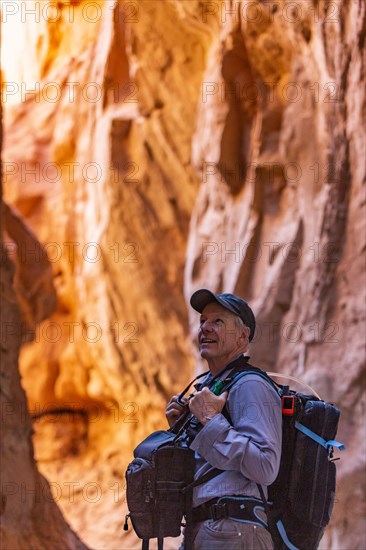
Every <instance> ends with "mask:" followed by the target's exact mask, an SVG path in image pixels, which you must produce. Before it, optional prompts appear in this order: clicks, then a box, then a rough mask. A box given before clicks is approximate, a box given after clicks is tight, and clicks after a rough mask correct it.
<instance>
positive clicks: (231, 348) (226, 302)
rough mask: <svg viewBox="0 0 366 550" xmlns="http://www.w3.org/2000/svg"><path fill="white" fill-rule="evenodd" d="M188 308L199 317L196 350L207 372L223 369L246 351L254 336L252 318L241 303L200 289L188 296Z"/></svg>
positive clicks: (227, 295) (225, 295) (232, 295)
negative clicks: (207, 369) (206, 363)
mask: <svg viewBox="0 0 366 550" xmlns="http://www.w3.org/2000/svg"><path fill="white" fill-rule="evenodd" d="M191 305H192V307H193V308H194V309H195V310H196V311H198V312H199V313H201V317H200V328H199V334H198V340H199V349H200V353H201V356H202V357H203V358H204V359H207V361H208V363H209V365H210V368H211V367H213V368H214V369H215V370H218V369H220V368H223V367H224V366H225V364H227V363H228V362H229V361H231V360H232V359H233V358H234V357H236V356H237V355H239V354H241V353H243V352H245V351H246V349H247V347H248V343H249V341H251V340H252V338H253V336H254V331H255V317H254V314H253V312H252V310H251V309H250V307H249V306H248V304H247V303H246V302H245V301H244V300H242V299H241V298H238V296H235V295H234V294H214V293H213V292H210V291H209V290H206V289H202V290H198V291H197V292H195V293H194V294H193V295H192V297H191ZM211 370H212V369H211Z"/></svg>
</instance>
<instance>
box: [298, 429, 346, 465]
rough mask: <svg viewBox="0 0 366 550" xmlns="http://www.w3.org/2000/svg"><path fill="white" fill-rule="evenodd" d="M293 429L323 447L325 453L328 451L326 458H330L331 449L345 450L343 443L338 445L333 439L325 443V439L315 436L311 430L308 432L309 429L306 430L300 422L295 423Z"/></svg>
mask: <svg viewBox="0 0 366 550" xmlns="http://www.w3.org/2000/svg"><path fill="white" fill-rule="evenodd" d="M295 428H297V429H298V430H299V431H300V432H302V433H303V434H305V435H307V436H308V437H311V439H313V440H314V441H316V442H317V443H319V445H321V446H322V447H324V449H326V451H328V456H330V457H331V455H332V452H333V447H337V449H338V450H339V451H344V450H345V448H346V447H345V446H344V445H343V443H340V442H339V441H336V440H335V439H329V441H326V440H325V439H323V438H322V437H320V435H318V434H316V433H315V432H313V431H312V430H310V429H309V428H307V427H306V426H304V425H303V424H300V422H295Z"/></svg>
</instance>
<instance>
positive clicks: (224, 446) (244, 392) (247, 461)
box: [190, 374, 282, 507]
mask: <svg viewBox="0 0 366 550" xmlns="http://www.w3.org/2000/svg"><path fill="white" fill-rule="evenodd" d="M227 407H228V410H229V413H230V417H231V421H232V424H230V423H229V422H228V421H227V420H226V418H225V417H224V416H223V415H222V414H221V413H220V414H217V415H216V416H214V417H213V418H212V419H211V420H209V421H208V422H207V424H205V426H203V428H202V429H201V431H200V432H199V433H198V435H197V436H196V438H195V439H194V440H193V442H192V443H191V446H190V448H191V449H193V450H194V451H196V473H195V479H198V478H199V477H200V476H201V475H203V474H204V473H206V472H207V471H208V470H209V469H210V468H211V467H212V466H213V467H214V468H219V469H221V470H225V471H224V472H223V473H222V474H220V475H218V476H217V477H215V478H214V479H212V480H210V481H208V482H206V483H204V484H202V485H199V486H198V487H196V488H195V489H194V492H193V506H194V507H196V506H199V505H200V504H202V503H203V502H206V501H207V500H210V499H212V498H214V497H221V496H225V495H226V496H228V495H246V496H253V497H260V494H259V491H258V488H257V485H256V484H257V483H258V484H260V485H263V486H267V485H270V484H271V483H273V481H274V480H275V479H276V477H277V473H278V469H279V465H280V458H281V443H282V441H281V440H282V412H281V400H280V398H279V396H278V395H277V393H276V391H275V389H274V388H272V387H271V386H270V384H269V383H268V382H266V381H265V380H264V379H263V378H260V377H259V376H258V375H255V374H247V375H245V376H243V377H242V378H241V379H240V380H238V381H237V382H236V383H235V384H234V385H233V387H232V388H231V390H230V392H229V395H228V399H227ZM264 490H265V488H264ZM265 492H266V490H265Z"/></svg>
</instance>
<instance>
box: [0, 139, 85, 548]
mask: <svg viewBox="0 0 366 550" xmlns="http://www.w3.org/2000/svg"><path fill="white" fill-rule="evenodd" d="M0 132H1V129H0ZM1 192H2V185H1V184H0V198H1ZM4 226H6V227H8V228H9V234H11V236H12V238H13V239H14V241H13V242H14V243H15V242H17V243H18V244H19V246H20V244H21V243H27V245H28V246H33V247H35V249H36V250H41V245H40V243H39V242H38V241H37V240H36V238H35V236H34V235H33V234H32V232H31V231H29V229H28V228H27V226H26V224H25V223H24V222H23V221H22V220H21V219H20V218H19V217H17V216H15V215H14V213H13V212H12V211H11V210H10V209H9V208H7V207H6V206H5V205H3V203H2V200H1V238H0V246H1V249H0V250H1V265H0V273H1V288H0V304H1V361H0V363H1V373H0V375H1V514H0V515H1V529H0V540H1V548H4V549H6V550H10V549H15V548H37V550H42V549H44V550H49V548H54V549H55V550H57V549H58V550H65V549H66V548H69V549H73V550H86V548H87V547H86V546H85V545H84V544H83V543H82V542H81V541H80V539H79V538H78V537H77V536H76V535H75V533H74V532H73V531H72V530H71V529H70V527H69V526H68V524H67V523H66V522H65V520H64V518H63V516H62V514H61V511H60V510H59V509H58V507H57V506H56V504H55V502H54V500H53V497H52V494H51V489H50V485H49V483H48V481H47V480H46V479H45V478H44V477H43V476H42V475H41V474H40V473H39V471H38V470H37V466H36V462H35V460H34V449H33V442H32V421H31V418H30V416H29V413H28V409H27V401H26V396H25V393H24V389H23V388H22V387H21V382H20V376H19V365H18V355H19V347H20V344H21V338H20V331H19V327H20V326H21V325H23V326H25V327H27V329H28V330H26V331H25V333H26V334H27V333H28V340H31V336H30V328H34V325H35V323H36V322H39V321H42V320H43V319H44V318H45V317H46V316H47V315H49V314H51V313H52V310H53V308H54V305H55V299H54V298H55V296H54V289H53V283H52V272H51V270H50V269H49V267H50V266H49V264H48V261H47V259H46V257H44V261H43V262H42V263H41V264H40V265H37V264H35V263H32V262H27V264H26V265H25V264H22V263H21V262H20V263H19V264H18V265H17V268H16V270H15V266H14V264H13V262H12V261H11V260H10V258H9V255H8V253H7V250H6V248H5V247H4V244H3V229H4ZM14 275H15V277H14ZM14 286H15V287H17V296H18V297H22V300H21V306H22V313H23V316H22V315H21V310H20V307H19V304H18V301H17V298H16V295H15V292H14V289H13V287H14Z"/></svg>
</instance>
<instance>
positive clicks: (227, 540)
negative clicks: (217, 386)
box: [166, 289, 282, 550]
mask: <svg viewBox="0 0 366 550" xmlns="http://www.w3.org/2000/svg"><path fill="white" fill-rule="evenodd" d="M191 305H192V307H193V308H194V309H195V310H196V311H198V312H199V313H200V314H201V316H200V325H199V331H198V343H199V351H200V354H201V356H202V357H203V358H204V359H206V361H207V363H208V366H209V369H210V375H209V377H208V379H207V380H205V381H204V383H203V385H204V386H205V384H207V383H209V381H210V379H211V378H212V377H217V379H219V380H225V379H227V377H228V376H229V375H230V372H232V373H233V372H237V370H238V368H239V369H240V367H243V368H244V369H245V365H246V362H247V358H246V357H245V356H244V354H245V353H246V352H247V349H248V345H249V342H250V341H251V340H252V339H253V336H254V332H255V324H256V323H255V317H254V314H253V312H252V310H251V309H250V307H249V305H248V304H247V303H246V302H245V301H244V300H242V299H241V298H239V297H237V296H235V295H233V294H218V295H215V294H214V293H213V292H210V291H209V290H206V289H201V290H198V291H197V292H195V293H194V294H193V295H192V297H191ZM226 367H227V368H226ZM247 368H248V367H247ZM184 404H185V405H186V404H187V401H185V403H184ZM184 404H183V405H182V404H180V403H179V401H178V396H174V397H172V399H171V400H170V402H169V403H168V406H167V410H166V416H167V419H168V422H169V425H170V426H172V424H173V423H174V422H175V421H176V420H177V418H178V417H179V416H180V415H181V414H182V412H183V410H184ZM188 404H189V409H190V411H191V413H193V414H194V416H195V417H196V418H197V419H198V421H199V422H200V423H201V424H202V426H203V427H202V429H201V430H200V431H199V432H198V435H197V436H196V437H195V438H194V440H193V442H192V443H191V445H190V448H191V449H193V450H194V451H195V452H196V453H195V458H196V474H195V479H198V478H200V477H201V476H202V475H203V474H204V473H206V472H207V471H209V470H210V469H212V467H214V468H218V469H220V470H223V472H222V473H220V474H219V475H218V476H217V477H214V478H213V479H211V480H210V481H207V482H206V483H203V484H201V485H199V486H197V487H196V488H195V489H194V492H193V521H194V522H195V523H194V528H193V536H192V543H191V544H190V545H191V547H192V549H193V550H219V549H220V550H221V549H222V548H226V549H227V550H237V549H238V550H239V549H241V550H244V549H246V550H257V549H265V550H267V549H272V548H273V544H272V540H271V536H270V534H269V532H268V531H267V530H266V529H265V528H264V527H263V523H264V522H265V520H266V516H265V513H264V512H263V507H256V506H255V505H256V504H259V505H260V504H261V503H258V502H256V501H255V500H251V498H252V499H260V492H259V489H258V486H257V484H258V485H260V486H262V488H263V490H264V494H266V486H268V485H270V484H271V483H272V482H273V481H274V480H275V478H276V477H277V473H278V469H279V464H280V455H281V433H282V429H281V422H282V414H281V402H280V398H279V396H278V395H277V393H276V391H275V389H274V388H273V387H272V386H271V385H270V383H269V382H268V381H266V380H265V379H264V378H262V377H261V376H259V375H258V374H247V375H245V376H242V377H241V378H240V379H239V380H237V382H235V384H234V385H233V386H232V388H231V389H230V391H229V393H228V392H224V393H223V394H222V395H215V394H214V393H213V392H212V391H211V390H210V389H208V388H207V387H203V389H201V390H200V391H198V392H197V393H196V394H195V395H194V397H192V398H191V399H190V400H189V403H188ZM224 407H225V409H224ZM227 413H228V414H227ZM229 420H230V421H229ZM221 497H226V498H225V499H224V500H221V501H219V499H220V498H221ZM227 497H234V498H229V499H228V498H227ZM243 497H244V498H243ZM248 497H251V498H248ZM223 504H224V506H223ZM248 508H249V512H248ZM253 510H254V513H253ZM228 516H230V518H228Z"/></svg>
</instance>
